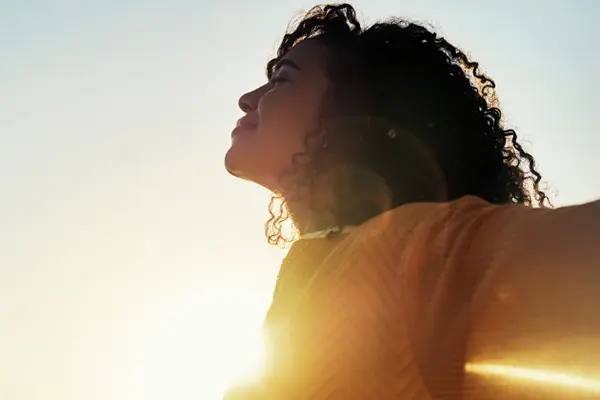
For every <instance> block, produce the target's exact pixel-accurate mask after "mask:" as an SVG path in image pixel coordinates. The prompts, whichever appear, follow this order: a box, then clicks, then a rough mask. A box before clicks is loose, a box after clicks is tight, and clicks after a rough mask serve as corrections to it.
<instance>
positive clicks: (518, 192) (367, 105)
mask: <svg viewBox="0 0 600 400" xmlns="http://www.w3.org/2000/svg"><path fill="white" fill-rule="evenodd" d="M312 38H317V40H319V41H322V42H323V43H324V44H325V46H326V48H327V62H326V64H327V65H326V70H327V75H328V78H329V79H330V85H329V86H330V87H329V89H328V94H327V95H326V96H325V97H326V98H325V100H324V102H323V105H322V106H323V107H322V127H323V130H322V131H323V132H325V134H322V135H321V136H319V139H320V140H323V141H324V142H323V144H324V145H323V146H318V147H319V148H318V149H317V150H313V151H311V153H310V154H308V153H309V151H308V147H309V146H308V141H309V140H311V135H310V134H309V136H308V137H307V147H306V148H307V150H306V151H305V152H304V153H301V154H296V155H295V156H294V159H293V165H294V168H293V170H292V171H289V172H287V173H286V176H287V177H288V178H289V177H291V176H295V177H296V178H297V179H296V184H298V185H314V181H315V178H316V177H317V176H318V175H319V174H320V173H322V172H323V171H324V170H325V169H327V168H330V167H331V166H332V165H334V164H332V163H331V162H330V161H331V159H332V157H331V155H332V153H335V152H336V146H337V147H340V148H343V149H344V150H343V152H346V153H348V154H352V155H353V157H352V158H350V160H351V162H348V160H349V159H348V158H346V159H345V161H344V162H343V163H342V165H344V166H345V168H346V171H348V170H351V171H352V172H348V173H347V175H348V174H349V175H348V176H349V178H347V179H346V181H348V179H349V180H350V181H353V185H354V186H351V189H350V190H348V187H346V189H345V190H338V191H337V192H335V196H336V202H335V205H334V206H333V208H332V210H331V211H332V214H333V215H334V217H335V219H336V222H337V224H338V226H343V225H354V224H360V223H362V222H364V221H365V220H367V219H369V218H371V217H373V216H375V215H377V214H378V213H380V212H381V211H382V209H381V207H377V206H375V205H374V203H373V202H371V203H369V201H362V200H364V199H362V200H361V201H355V200H356V198H357V197H360V196H359V194H360V193H361V190H360V188H359V187H360V185H361V182H363V183H364V182H368V181H370V180H372V178H373V176H376V177H378V178H379V179H380V180H382V181H383V182H384V183H385V186H386V190H388V193H389V195H390V196H389V197H390V199H391V200H390V202H389V203H388V204H387V207H388V208H391V207H397V206H399V205H402V204H406V203H410V202H416V201H449V200H454V199H457V198H460V197H462V196H465V195H474V196H478V197H480V198H482V199H485V200H487V201H489V202H491V203H516V204H524V205H528V206H542V207H543V206H551V204H550V201H549V198H548V196H547V195H546V194H545V193H544V192H543V191H542V190H540V182H541V175H540V174H539V172H537V170H536V169H535V161H534V158H533V156H532V155H531V154H529V153H527V152H526V151H525V150H524V149H523V147H522V146H521V144H519V142H518V141H517V134H516V132H515V131H514V130H513V129H505V128H504V126H503V122H502V114H501V111H500V109H499V107H498V102H497V99H496V95H495V87H496V85H495V83H494V81H493V80H492V79H490V78H489V77H487V76H486V75H484V74H483V73H481V72H480V70H479V64H478V63H477V62H475V61H471V60H470V59H469V58H468V57H467V55H466V54H465V53H464V52H463V51H461V50H459V49H458V48H456V47H455V46H453V45H452V44H450V43H449V42H448V41H447V40H446V39H444V38H443V37H440V36H438V35H437V34H436V33H435V32H432V31H430V30H428V29H427V28H425V27H423V26H421V25H419V24H416V23H414V22H411V21H408V20H405V19H399V18H394V19H391V20H388V21H385V22H379V23H375V24H373V25H371V26H369V27H367V28H363V27H361V24H360V23H359V21H358V20H357V17H356V12H355V10H354V8H353V7H352V6H351V5H349V4H339V5H325V6H316V7H314V8H312V9H311V10H310V11H308V12H307V13H306V14H305V15H304V17H303V18H302V19H301V20H300V21H299V23H297V24H296V25H295V27H293V29H289V30H288V33H287V34H286V35H285V36H284V37H283V40H282V42H281V44H280V46H279V49H278V51H277V56H276V57H275V58H273V59H272V60H270V61H269V62H268V64H267V77H268V78H269V79H270V78H271V76H272V75H273V71H274V68H275V66H276V64H277V63H278V62H279V60H280V59H281V58H282V57H283V56H284V55H285V54H286V53H287V52H288V51H289V50H290V49H291V48H292V47H294V46H295V45H297V44H298V43H300V42H301V41H303V40H306V39H312ZM332 121H336V122H335V123H332ZM312 136H313V137H316V136H315V135H312ZM340 143H345V145H344V146H338V145H339V144H340ZM329 144H336V145H331V146H330V145H329ZM341 151H342V150H339V152H341ZM305 156H307V157H305ZM301 159H308V160H309V161H308V162H305V163H303V162H301V161H300V160H301ZM337 159H338V160H339V157H338V158H337ZM338 164H339V163H338ZM349 166H354V168H351V167H349ZM361 174H362V178H361ZM365 174H367V175H368V177H365V176H364V175H365ZM369 177H370V178H369ZM282 179H284V177H282ZM368 189H369V188H366V190H368ZM364 190H365V188H364V185H363V191H362V192H363V193H364ZM288 200H289V199H286V198H284V196H283V195H282V194H277V193H276V194H274V195H273V197H272V199H271V204H270V206H269V210H270V214H271V218H270V219H269V220H268V221H267V223H266V226H265V228H266V235H267V239H268V241H269V243H270V244H275V245H285V244H287V243H289V242H290V241H292V240H293V236H289V235H288V236H286V235H285V234H284V231H285V229H284V227H285V222H286V221H288V219H289V218H290V213H289V210H287V206H286V201H288Z"/></svg>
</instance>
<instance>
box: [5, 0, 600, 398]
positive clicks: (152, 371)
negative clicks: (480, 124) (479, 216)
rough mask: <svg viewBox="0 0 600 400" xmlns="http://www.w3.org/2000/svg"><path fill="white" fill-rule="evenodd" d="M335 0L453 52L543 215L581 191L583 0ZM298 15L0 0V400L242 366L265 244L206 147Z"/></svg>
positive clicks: (586, 78) (596, 173)
mask: <svg viewBox="0 0 600 400" xmlns="http://www.w3.org/2000/svg"><path fill="white" fill-rule="evenodd" d="M353 4H354V5H355V6H356V7H357V9H358V10H359V15H361V16H363V17H365V18H366V21H367V22H373V21H375V20H379V19H384V18H386V17H389V16H392V15H396V16H404V17H408V18H411V19H414V20H417V21H421V22H425V23H427V24H429V25H430V26H433V27H435V29H436V30H437V31H438V32H440V33H441V34H442V35H443V36H445V37H446V38H447V39H448V40H450V41H451V42H452V43H455V44H457V45H458V46H459V47H461V48H462V49H464V50H466V51H467V52H468V54H470V55H471V56H472V58H473V59H475V60H477V61H479V62H480V63H481V65H482V67H483V70H484V71H485V72H487V73H488V74H489V75H490V76H492V77H493V79H495V80H496V83H497V85H498V86H497V93H498V96H499V99H500V102H501V106H502V108H503V111H504V115H505V121H506V124H507V126H510V127H513V128H515V129H516V130H517V132H518V134H519V136H520V138H522V140H524V143H525V147H526V149H527V150H528V151H530V152H531V153H533V155H534V156H535V158H536V160H537V162H538V167H539V170H540V171H541V173H542V175H543V177H544V181H545V182H546V184H547V186H548V188H549V192H550V193H551V194H552V199H553V201H554V203H555V204H556V205H559V206H560V205H568V204H576V203H581V202H586V201H591V200H594V199H598V198H600V157H599V155H598V149H600V135H599V132H598V129H597V127H596V123H595V122H596V113H597V112H598V109H599V108H600V94H599V90H598V89H599V88H600V85H599V82H598V80H599V78H598V74H597V73H596V71H599V70H600V58H599V56H598V55H597V54H598V53H599V51H598V50H599V49H598V42H599V40H600V27H599V26H598V24H597V21H598V20H599V19H600V2H596V1H594V0H587V1H586V0H579V1H567V0H564V1H554V0H547V1H543V2H542V1H533V0H532V1H529V2H520V1H516V0H512V1H502V2H499V1H476V0H471V1H467V0H455V1H452V2H449V1H443V0H403V1H384V0H376V1H375V0H369V1H366V0H365V1H357V2H354V3H353ZM312 5H314V3H309V2H303V1H288V0H285V1H282V0H278V1H263V2H249V1H241V0H236V1H221V2H219V1H203V0H195V1H186V0H169V1H141V0H118V1H117V0H103V1H66V0H54V1H42V0H38V1H30V0H12V1H9V0H0V53H1V54H2V56H1V57H0V188H1V195H0V398H3V399H11V400H30V399H31V400H33V399H35V400H46V399H48V400H54V399H61V400H71V399H86V400H93V399H102V400H117V399H134V398H144V399H147V400H153V399H164V398H178V399H180V400H186V399H201V400H205V399H206V400H213V399H218V398H219V396H220V393H221V392H222V391H223V389H224V388H225V387H226V386H227V385H228V383H229V382H230V381H231V379H233V377H234V376H241V375H245V374H247V371H249V370H252V369H253V368H254V369H255V368H256V366H255V361H253V360H254V359H255V358H256V354H255V353H256V352H258V350H257V349H259V346H258V343H259V341H260V336H259V335H258V327H259V326H260V322H261V319H262V317H263V316H264V313H265V311H266V308H267V307H268V304H269V301H270V296H271V291H272V288H273V283H274V279H275V276H276V273H277V267H278V263H279V261H280V259H281V257H282V255H283V252H282V251H281V250H279V249H276V248H271V247H269V246H268V245H267V244H266V241H265V239H264V235H263V226H264V222H265V221H266V219H267V216H268V214H267V203H268V197H269V194H268V193H266V192H265V191H264V190H263V189H261V188H258V187H256V186H253V185H252V184H249V183H246V182H241V181H238V180H236V179H234V178H232V177H230V176H228V175H227V173H226V172H225V170H224V168H223V155H224V152H225V151H226V149H227V147H228V145H229V135H230V131H231V129H232V127H233V125H234V124H235V121H236V120H237V118H239V117H240V116H241V111H240V110H239V109H238V108H237V99H238V97H239V96H240V95H241V94H242V93H243V92H244V91H247V90H249V89H252V88H254V87H256V86H258V85H260V84H261V83H262V82H263V81H264V80H265V77H264V66H265V63H266V61H267V60H268V59H269V58H270V57H271V56H272V55H273V54H274V51H275V49H276V45H277V43H278V41H279V40H280V39H281V36H282V35H283V33H284V30H285V28H286V26H287V24H288V22H289V20H290V19H291V18H292V17H294V16H295V15H297V12H298V11H300V10H303V9H304V10H306V9H308V8H310V6H312Z"/></svg>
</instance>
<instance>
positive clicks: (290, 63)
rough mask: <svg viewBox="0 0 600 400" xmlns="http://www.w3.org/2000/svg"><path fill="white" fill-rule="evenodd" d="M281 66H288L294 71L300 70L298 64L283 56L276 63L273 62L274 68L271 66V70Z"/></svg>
mask: <svg viewBox="0 0 600 400" xmlns="http://www.w3.org/2000/svg"><path fill="white" fill-rule="evenodd" d="M283 67H290V68H292V69H295V70H296V71H300V67H299V66H298V64H296V63H295V62H293V61H292V60H290V59H289V58H284V59H282V60H280V61H279V62H278V63H277V64H275V68H273V72H275V71H278V70H280V69H281V68H283Z"/></svg>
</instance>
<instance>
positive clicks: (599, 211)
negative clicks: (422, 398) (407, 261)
mask: <svg viewBox="0 0 600 400" xmlns="http://www.w3.org/2000/svg"><path fill="white" fill-rule="evenodd" d="M444 215H445V217H444V218H442V219H444V221H443V222H444V228H441V229H439V230H438V231H437V232H436V233H430V234H431V235H434V236H435V240H434V242H435V241H437V242H436V244H435V245H434V246H433V251H434V253H435V257H437V258H438V259H440V260H442V261H443V262H442V263H441V264H443V266H442V267H441V268H440V269H439V270H437V269H436V267H435V265H437V264H436V263H431V264H427V267H428V268H431V269H433V271H423V272H422V276H421V277H420V279H421V280H420V282H421V283H422V284H423V285H422V286H421V287H422V290H427V291H429V293H430V297H429V300H428V301H424V302H423V303H422V304H423V306H424V311H426V312H427V314H428V316H427V317H426V318H425V321H424V322H423V325H422V326H421V327H422V328H423V331H422V332H424V336H425V337H426V339H427V340H426V342H423V343H422V344H423V346H424V347H423V348H427V350H423V353H422V354H424V360H425V361H424V364H425V368H424V370H425V371H426V373H429V375H435V373H436V372H441V370H439V368H441V369H443V368H446V370H445V371H444V372H445V374H440V375H439V376H448V375H449V374H448V373H447V372H448V371H455V370H456V371H457V370H458V367H459V366H460V367H462V368H461V369H462V374H463V379H462V380H461V381H462V385H461V387H460V389H459V390H460V392H461V397H460V398H462V399H473V400H474V399H505V398H515V399H542V398H543V399H584V398H585V399H598V398H600V202H593V203H588V204H585V205H579V206H571V207H565V208H560V209H556V210H551V209H532V208H528V207H524V206H518V205H511V206H493V205H489V204H487V203H484V202H480V201H476V200H473V199H471V200H467V201H463V202H459V203H457V204H456V205H455V206H454V207H451V208H448V209H447V210H446V213H445V214H444ZM429 278H431V279H429ZM433 353H437V355H438V357H437V361H432V360H436V356H435V355H434V354H433ZM459 364H460V365H459ZM428 368H429V369H428ZM436 368H438V369H437V370H436ZM452 368H454V369H452ZM450 375H452V374H450ZM432 379H433V378H432ZM437 384H438V386H439V387H443V386H444V383H443V382H437ZM434 386H435V385H434ZM455 389H456V388H455Z"/></svg>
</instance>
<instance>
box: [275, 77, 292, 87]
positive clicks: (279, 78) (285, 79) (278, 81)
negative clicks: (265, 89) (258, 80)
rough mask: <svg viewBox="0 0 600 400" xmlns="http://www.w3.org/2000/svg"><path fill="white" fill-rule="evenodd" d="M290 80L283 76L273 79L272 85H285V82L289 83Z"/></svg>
mask: <svg viewBox="0 0 600 400" xmlns="http://www.w3.org/2000/svg"><path fill="white" fill-rule="evenodd" d="M289 81H290V80H289V79H287V78H286V77H283V76H275V77H273V78H271V83H272V84H274V85H276V84H278V83H285V82H289Z"/></svg>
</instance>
